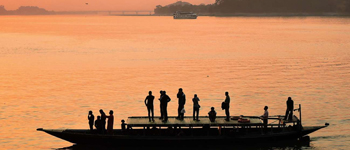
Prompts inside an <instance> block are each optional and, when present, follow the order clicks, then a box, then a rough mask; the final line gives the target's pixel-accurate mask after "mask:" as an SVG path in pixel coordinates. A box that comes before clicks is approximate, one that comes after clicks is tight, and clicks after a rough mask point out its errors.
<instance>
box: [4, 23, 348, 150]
mask: <svg viewBox="0 0 350 150" xmlns="http://www.w3.org/2000/svg"><path fill="white" fill-rule="evenodd" d="M349 39H350V19H349V18H313V17H306V18H298V17H290V18H278V17H276V18H274V17H268V18H254V17H232V18H216V17H199V18H198V19H197V20H173V19H172V18H171V17H117V16H1V17H0V108H1V109H0V122H1V123H0V128H1V130H0V145H1V148H0V149H52V148H61V147H69V146H71V145H72V144H71V143H69V142H65V141H63V140H60V139H58V138H55V137H52V136H50V135H47V134H45V133H43V132H37V131H36V128H39V127H42V128H88V120H87V113H88V111H89V110H92V111H93V112H94V114H95V116H97V115H98V113H97V112H98V110H99V109H104V110H105V111H106V112H108V111H109V110H114V112H115V125H114V126H115V127H117V128H119V126H120V125H119V124H120V122H119V121H120V120H121V119H126V118H127V117H128V116H144V115H146V113H147V109H146V108H145V106H144V103H143V100H144V98H145V97H146V96H147V94H148V91H149V90H152V91H154V93H155V96H156V97H159V94H158V91H159V90H166V91H167V93H168V95H169V96H170V97H171V98H172V101H171V102H170V103H169V107H168V112H169V114H170V115H176V112H177V111H176V110H177V99H176V93H177V90H178V88H180V87H182V88H183V89H184V92H185V94H186V95H187V100H188V101H187V104H186V106H185V107H186V109H187V113H186V114H185V115H191V108H192V104H191V98H192V97H193V94H197V95H198V97H199V98H200V99H201V101H200V104H201V106H202V107H201V110H200V115H205V114H207V112H208V111H209V110H210V107H212V106H214V107H215V108H216V109H217V112H218V115H224V111H221V110H220V109H219V106H220V103H221V102H222V101H223V100H224V98H225V96H224V92H225V91H229V92H230V95H231V114H232V115H262V113H263V107H264V106H265V105H268V106H269V112H270V115H283V114H284V112H285V108H286V106H285V101H286V100H287V97H288V96H291V97H292V98H293V99H294V102H295V104H296V105H297V104H302V107H303V124H304V126H307V125H324V123H325V122H329V123H330V126H329V127H328V128H325V129H322V130H320V131H317V132H315V133H312V134H311V135H310V136H311V140H312V141H311V144H310V147H307V146H303V147H298V148H297V149H348V148H349V146H350V125H349V124H350V112H349V106H350V102H349V98H350V96H349V93H350V91H349V89H350V80H349V79H350V64H349V63H350V40H349ZM155 106H158V102H155ZM155 113H156V115H157V116H158V115H159V108H158V107H155ZM203 149H205V148H203ZM272 149H275V148H272ZM276 149H278V148H276ZM282 149H295V147H293V146H291V147H286V148H282Z"/></svg>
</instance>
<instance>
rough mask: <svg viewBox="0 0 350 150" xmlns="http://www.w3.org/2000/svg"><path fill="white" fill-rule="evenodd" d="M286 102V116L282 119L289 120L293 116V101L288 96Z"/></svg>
mask: <svg viewBox="0 0 350 150" xmlns="http://www.w3.org/2000/svg"><path fill="white" fill-rule="evenodd" d="M286 103H287V110H286V116H284V120H287V119H288V120H289V121H291V120H292V118H293V110H294V101H293V100H292V98H291V97H288V100H287V101H286Z"/></svg>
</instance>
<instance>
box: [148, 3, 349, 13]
mask: <svg viewBox="0 0 350 150" xmlns="http://www.w3.org/2000/svg"><path fill="white" fill-rule="evenodd" d="M175 11H186V12H195V13H198V14H206V15H225V14H233V15H234V14H240V13H247V14H249V13H252V14H320V15H322V14H350V1H349V0H216V1H215V3H213V4H208V5H205V4H200V5H192V4H190V3H187V2H182V1H178V2H176V3H173V4H170V5H166V6H161V5H158V6H156V8H155V9H154V12H155V14H156V15H171V14H173V13H174V12H175Z"/></svg>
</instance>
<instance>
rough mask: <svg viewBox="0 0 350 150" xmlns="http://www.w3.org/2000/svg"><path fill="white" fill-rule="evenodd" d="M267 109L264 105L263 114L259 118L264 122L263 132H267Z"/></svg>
mask: <svg viewBox="0 0 350 150" xmlns="http://www.w3.org/2000/svg"><path fill="white" fill-rule="evenodd" d="M267 109H269V107H268V106H265V107H264V114H263V115H262V116H261V119H262V120H263V124H264V133H265V134H266V133H267V123H268V118H269V112H268V111H267Z"/></svg>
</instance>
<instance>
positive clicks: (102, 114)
mask: <svg viewBox="0 0 350 150" xmlns="http://www.w3.org/2000/svg"><path fill="white" fill-rule="evenodd" d="M100 114H101V131H102V132H101V133H106V114H105V112H103V110H102V109H100Z"/></svg>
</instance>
